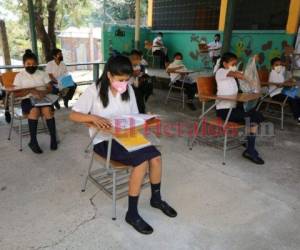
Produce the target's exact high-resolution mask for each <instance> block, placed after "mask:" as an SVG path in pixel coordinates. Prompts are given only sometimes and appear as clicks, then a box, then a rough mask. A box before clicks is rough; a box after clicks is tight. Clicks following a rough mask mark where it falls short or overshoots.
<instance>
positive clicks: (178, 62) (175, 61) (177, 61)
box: [174, 60, 183, 65]
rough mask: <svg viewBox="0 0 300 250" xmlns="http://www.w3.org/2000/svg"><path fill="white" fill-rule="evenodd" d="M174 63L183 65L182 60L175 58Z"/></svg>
mask: <svg viewBox="0 0 300 250" xmlns="http://www.w3.org/2000/svg"><path fill="white" fill-rule="evenodd" d="M174 63H175V64H176V65H182V64H183V63H182V60H174Z"/></svg>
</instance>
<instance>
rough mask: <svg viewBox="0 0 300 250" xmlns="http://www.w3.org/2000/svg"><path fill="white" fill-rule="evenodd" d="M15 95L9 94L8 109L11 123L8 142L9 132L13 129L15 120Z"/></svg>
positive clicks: (9, 134) (9, 135)
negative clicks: (9, 109)
mask: <svg viewBox="0 0 300 250" xmlns="http://www.w3.org/2000/svg"><path fill="white" fill-rule="evenodd" d="M14 104H15V94H14V93H11V94H10V108H11V122H10V128H9V133H8V140H10V139H11V132H12V129H13V125H14V119H15V107H14Z"/></svg>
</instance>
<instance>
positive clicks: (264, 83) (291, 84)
mask: <svg viewBox="0 0 300 250" xmlns="http://www.w3.org/2000/svg"><path fill="white" fill-rule="evenodd" d="M260 84H261V87H266V88H267V89H269V87H270V86H274V87H275V88H274V89H273V90H272V91H271V92H269V91H268V92H267V93H266V94H264V95H263V96H262V98H261V99H260V101H259V104H258V105H257V108H256V110H257V111H258V110H259V109H260V107H261V105H262V104H263V103H266V108H265V110H264V113H265V114H264V115H265V117H270V118H273V119H279V120H280V129H282V130H283V125H284V117H285V108H286V106H287V100H288V96H286V98H285V99H284V100H283V101H282V102H281V101H276V100H273V99H272V98H271V95H272V93H274V92H276V91H277V90H278V89H279V88H284V87H286V88H291V87H295V86H296V83H295V82H292V81H288V82H283V83H280V84H279V83H272V82H268V81H262V82H261V83H260ZM270 105H276V106H279V107H280V117H279V118H278V116H276V115H272V113H269V112H267V111H268V110H269V106H270Z"/></svg>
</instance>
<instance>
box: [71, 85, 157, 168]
mask: <svg viewBox="0 0 300 250" xmlns="http://www.w3.org/2000/svg"><path fill="white" fill-rule="evenodd" d="M128 91H129V96H130V99H129V100H128V101H123V100H122V97H121V95H120V94H119V93H117V94H116V96H114V95H113V94H112V92H111V90H110V88H109V91H108V99H109V103H108V105H107V107H104V106H103V104H102V101H101V100H100V96H99V88H98V87H97V86H96V84H92V85H91V86H89V87H88V88H87V89H86V91H85V92H84V93H83V94H82V95H81V96H80V98H79V100H78V101H77V102H76V103H75V105H74V106H73V111H75V112H80V113H84V114H91V115H97V116H101V117H105V118H108V119H109V118H112V117H113V116H118V115H130V114H138V113H139V111H138V107H137V104H136V98H135V94H134V91H133V89H132V87H131V86H130V85H128ZM89 132H90V136H93V135H94V134H95V132H96V129H94V128H91V129H89ZM93 145H94V151H95V152H96V153H97V154H99V155H100V156H102V157H104V158H106V155H107V146H108V144H107V136H105V135H103V134H101V133H98V134H97V136H96V137H95V138H94V140H93ZM160 155H161V154H160V152H159V151H158V150H157V149H156V148H155V147H154V146H148V147H145V148H142V149H140V150H136V151H133V152H128V151H127V150H126V149H125V148H124V147H123V146H122V145H120V144H119V143H118V142H116V141H115V140H113V142H112V148H111V160H114V161H118V162H121V163H123V164H126V165H131V166H133V167H135V166H138V165H140V164H141V163H143V162H144V161H149V160H151V159H152V158H155V157H158V156H160Z"/></svg>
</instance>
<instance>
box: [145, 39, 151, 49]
mask: <svg viewBox="0 0 300 250" xmlns="http://www.w3.org/2000/svg"><path fill="white" fill-rule="evenodd" d="M144 44H145V49H147V50H150V49H152V42H150V41H148V40H146V41H145V42H144Z"/></svg>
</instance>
